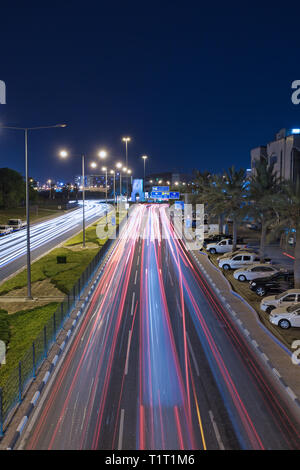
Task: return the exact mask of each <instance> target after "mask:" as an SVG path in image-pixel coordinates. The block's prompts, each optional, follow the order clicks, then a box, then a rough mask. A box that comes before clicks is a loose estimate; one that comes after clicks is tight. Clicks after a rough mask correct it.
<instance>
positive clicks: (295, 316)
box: [269, 304, 300, 330]
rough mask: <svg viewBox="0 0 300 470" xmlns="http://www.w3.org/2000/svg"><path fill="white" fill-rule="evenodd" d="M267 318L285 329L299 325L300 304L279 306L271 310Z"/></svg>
mask: <svg viewBox="0 0 300 470" xmlns="http://www.w3.org/2000/svg"><path fill="white" fill-rule="evenodd" d="M269 320H270V322H271V323H272V324H273V325H277V326H280V328H284V329H285V330H287V329H288V328H290V327H291V326H295V327H298V328H299V327H300V304H293V305H290V306H289V307H280V308H275V309H274V310H272V312H271V313H270V316H269Z"/></svg>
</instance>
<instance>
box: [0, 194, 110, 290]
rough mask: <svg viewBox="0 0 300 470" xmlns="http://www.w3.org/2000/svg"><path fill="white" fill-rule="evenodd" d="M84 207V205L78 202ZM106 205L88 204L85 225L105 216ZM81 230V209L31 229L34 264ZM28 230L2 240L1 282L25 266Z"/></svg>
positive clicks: (95, 202) (0, 258) (89, 202)
mask: <svg viewBox="0 0 300 470" xmlns="http://www.w3.org/2000/svg"><path fill="white" fill-rule="evenodd" d="M79 203H81V201H80V202H79ZM105 208H106V204H105V203H103V202H102V203H101V202H100V201H86V204H85V220H86V225H88V224H91V223H92V222H94V221H96V220H97V219H99V218H100V217H101V216H102V215H104V212H105ZM81 228H82V207H79V208H78V209H75V210H73V211H70V212H68V213H67V214H64V215H61V216H59V217H55V218H53V219H50V220H47V221H45V222H40V223H37V224H34V225H32V226H31V227H30V239H31V244H30V247H31V259H32V261H34V260H35V259H36V258H38V257H39V256H41V255H43V254H44V253H46V252H47V251H49V250H51V249H52V248H55V247H56V246H57V245H58V244H59V243H62V242H63V241H64V240H67V239H68V238H70V237H71V236H72V235H73V234H76V233H77V232H78V231H80V230H81ZM26 237H27V235H26V229H25V230H24V229H23V230H19V231H17V232H13V233H11V234H10V235H5V236H4V237H1V238H0V281H2V280H4V279H5V278H7V277H8V276H9V275H11V274H13V273H15V272H16V271H17V270H18V269H20V268H22V267H23V266H25V265H26Z"/></svg>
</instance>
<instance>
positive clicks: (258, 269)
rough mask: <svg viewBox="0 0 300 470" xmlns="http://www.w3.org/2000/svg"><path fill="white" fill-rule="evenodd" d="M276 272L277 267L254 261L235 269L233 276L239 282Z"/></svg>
mask: <svg viewBox="0 0 300 470" xmlns="http://www.w3.org/2000/svg"><path fill="white" fill-rule="evenodd" d="M277 272H278V268H276V267H275V266H271V265H270V264H267V263H255V264H251V265H250V266H247V267H244V268H239V269H237V270H236V271H235V272H234V274H233V277H234V278H235V279H238V280H239V281H241V282H244V281H251V280H252V279H257V278H259V277H267V276H272V275H273V274H275V273H277Z"/></svg>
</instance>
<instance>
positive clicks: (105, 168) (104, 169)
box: [102, 166, 107, 225]
mask: <svg viewBox="0 0 300 470" xmlns="http://www.w3.org/2000/svg"><path fill="white" fill-rule="evenodd" d="M102 171H105V202H106V209H105V215H106V225H107V167H106V166H103V167H102Z"/></svg>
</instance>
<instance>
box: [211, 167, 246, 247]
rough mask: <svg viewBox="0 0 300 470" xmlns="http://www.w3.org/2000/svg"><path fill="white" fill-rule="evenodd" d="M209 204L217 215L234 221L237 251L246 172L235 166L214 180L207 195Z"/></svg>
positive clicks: (243, 210)
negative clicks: (222, 215)
mask: <svg viewBox="0 0 300 470" xmlns="http://www.w3.org/2000/svg"><path fill="white" fill-rule="evenodd" d="M207 198H208V204H209V205H210V206H211V207H212V212H213V213H214V214H215V215H218V216H220V215H221V214H224V215H226V216H227V217H230V218H231V219H232V223H233V227H232V231H233V234H232V235H233V247H232V250H233V251H235V250H236V242H237V226H238V223H239V221H240V220H241V218H242V216H243V214H244V212H245V209H244V207H243V206H244V205H245V202H246V171H245V170H244V169H243V168H242V169H240V170H236V169H235V167H234V166H232V167H231V168H229V169H228V170H227V171H225V173H224V174H223V175H217V176H215V177H214V178H213V181H212V184H211V185H210V190H209V191H208V193H207Z"/></svg>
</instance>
